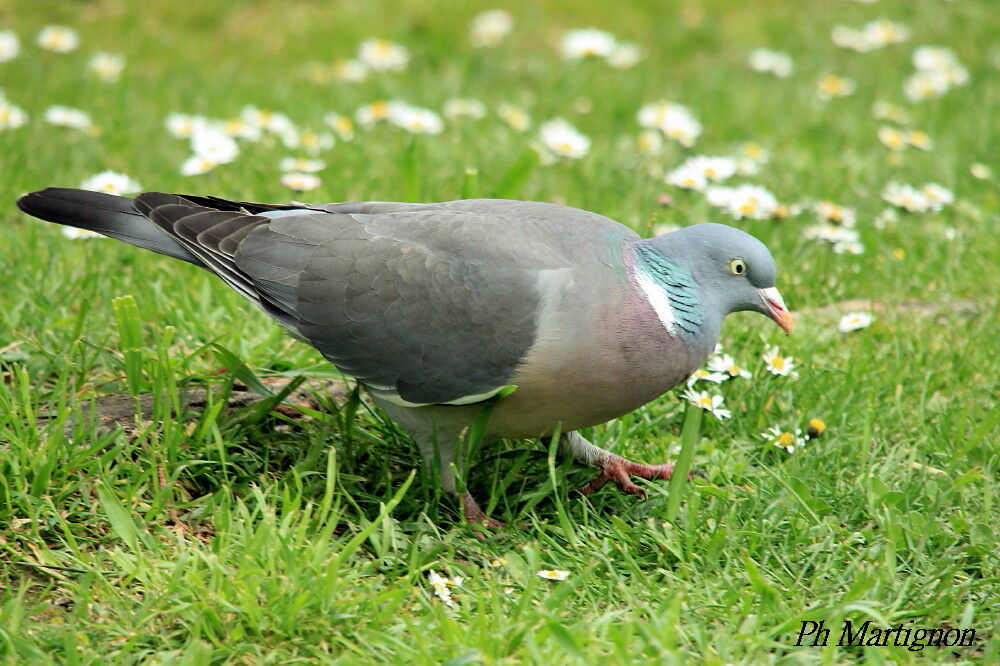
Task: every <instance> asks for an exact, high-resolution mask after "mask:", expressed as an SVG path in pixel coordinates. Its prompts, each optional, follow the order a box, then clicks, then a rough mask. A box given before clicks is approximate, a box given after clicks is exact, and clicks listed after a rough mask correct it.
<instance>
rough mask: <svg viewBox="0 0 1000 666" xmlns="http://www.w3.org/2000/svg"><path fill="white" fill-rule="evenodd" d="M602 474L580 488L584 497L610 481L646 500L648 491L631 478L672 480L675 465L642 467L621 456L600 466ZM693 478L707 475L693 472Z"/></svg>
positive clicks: (609, 459)
mask: <svg viewBox="0 0 1000 666" xmlns="http://www.w3.org/2000/svg"><path fill="white" fill-rule="evenodd" d="M600 470H601V472H600V474H598V475H597V478H595V479H594V480H593V481H591V482H590V483H588V484H587V485H585V486H583V487H582V488H580V491H579V492H580V493H581V494H582V495H590V494H591V493H595V492H597V491H598V490H600V489H601V488H603V487H604V486H605V485H606V484H607V483H608V481H613V482H614V484H615V485H616V486H618V488H619V489H621V490H622V491H623V492H626V493H628V494H630V495H635V496H636V497H639V498H641V499H646V490H645V489H644V488H640V487H639V486H637V485H635V484H634V483H632V479H631V478H629V477H631V476H638V477H639V478H641V479H663V480H667V479H670V477H671V476H673V474H674V463H673V462H668V463H664V464H662V465H642V464H640V463H634V462H632V461H631V460H626V459H625V458H622V457H621V456H611V457H609V458H608V459H606V460H605V461H604V462H603V463H602V464H601V466H600ZM692 476H701V477H703V478H705V473H704V472H702V471H701V470H692V471H691V472H689V473H688V479H690V478H691V477H692Z"/></svg>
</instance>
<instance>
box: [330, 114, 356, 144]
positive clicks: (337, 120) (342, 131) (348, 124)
mask: <svg viewBox="0 0 1000 666" xmlns="http://www.w3.org/2000/svg"><path fill="white" fill-rule="evenodd" d="M323 122H324V123H326V126H327V127H329V128H330V129H332V130H333V131H334V132H336V134H337V136H338V137H339V138H340V140H341V141H350V140H351V139H353V138H354V121H353V120H351V119H350V118H348V117H347V116H342V115H340V114H339V113H328V114H326V115H325V116H323Z"/></svg>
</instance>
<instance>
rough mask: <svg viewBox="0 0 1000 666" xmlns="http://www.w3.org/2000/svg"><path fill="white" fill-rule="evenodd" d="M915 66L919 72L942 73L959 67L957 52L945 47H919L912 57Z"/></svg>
mask: <svg viewBox="0 0 1000 666" xmlns="http://www.w3.org/2000/svg"><path fill="white" fill-rule="evenodd" d="M911 60H912V61H913V66H914V67H916V68H917V69H919V70H924V71H931V72H940V71H944V70H947V69H948V68H950V67H953V66H955V65H958V64H959V62H958V57H957V56H956V55H955V52H954V51H952V50H951V49H949V48H947V47H945V46H918V47H917V48H915V49H914V50H913V55H912V56H911Z"/></svg>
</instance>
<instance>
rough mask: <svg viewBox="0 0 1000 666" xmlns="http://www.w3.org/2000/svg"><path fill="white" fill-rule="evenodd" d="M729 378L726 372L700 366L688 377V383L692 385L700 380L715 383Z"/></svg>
mask: <svg viewBox="0 0 1000 666" xmlns="http://www.w3.org/2000/svg"><path fill="white" fill-rule="evenodd" d="M727 379H729V377H728V376H726V375H725V374H724V373H721V372H709V371H708V370H706V369H705V368H698V369H697V370H695V371H694V372H692V373H691V376H690V377H688V379H687V385H688V386H691V385H693V384H695V383H696V382H699V381H706V382H712V383H713V384H721V383H722V382H724V381H726V380H727Z"/></svg>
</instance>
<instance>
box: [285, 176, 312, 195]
mask: <svg viewBox="0 0 1000 666" xmlns="http://www.w3.org/2000/svg"><path fill="white" fill-rule="evenodd" d="M280 181H281V184H282V185H284V186H285V187H287V188H288V189H290V190H296V191H298V192H308V191H310V190H315V189H316V188H317V187H319V186H320V180H319V176H315V175H313V174H311V173H284V174H281V179H280Z"/></svg>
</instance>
